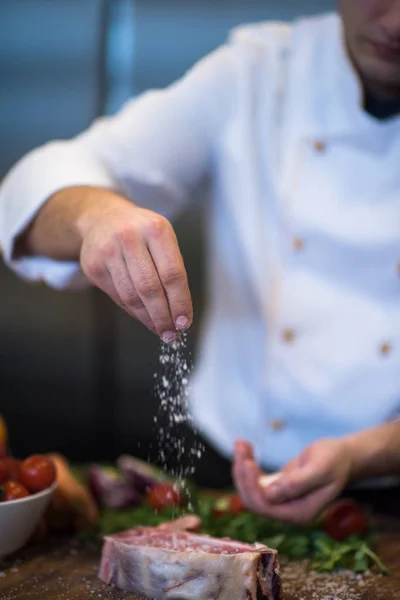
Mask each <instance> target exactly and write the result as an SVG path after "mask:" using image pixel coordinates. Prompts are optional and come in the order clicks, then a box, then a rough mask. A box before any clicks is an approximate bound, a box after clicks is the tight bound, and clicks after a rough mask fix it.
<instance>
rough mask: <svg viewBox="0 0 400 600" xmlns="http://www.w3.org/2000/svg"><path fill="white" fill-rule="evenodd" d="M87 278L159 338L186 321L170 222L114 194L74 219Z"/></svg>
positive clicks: (186, 299) (188, 305) (185, 289)
mask: <svg viewBox="0 0 400 600" xmlns="http://www.w3.org/2000/svg"><path fill="white" fill-rule="evenodd" d="M80 230H81V233H82V246H81V253H80V258H81V265H82V269H83V271H84V273H85V274H86V276H87V277H88V279H89V280H90V281H91V282H92V283H93V284H95V285H96V286H97V287H99V288H100V289H101V290H103V291H104V292H105V293H106V294H108V295H109V296H110V297H111V298H112V299H113V300H114V302H116V304H118V305H119V306H120V307H121V308H123V309H124V310H125V311H126V312H128V313H129V314H130V315H132V316H133V317H135V318H136V319H138V320H139V321H141V322H142V323H143V324H144V325H145V326H146V327H148V328H149V329H150V330H151V331H153V332H155V333H157V334H158V335H159V336H160V337H161V338H162V339H163V340H164V341H165V342H171V341H173V340H174V339H175V338H176V332H177V330H183V329H186V328H187V327H188V326H189V325H190V323H191V321H192V302H191V296H190V291H189V285H188V280H187V274H186V270H185V266H184V263H183V259H182V255H181V253H180V250H179V246H178V242H177V239H176V236H175V233H174V230H173V228H172V226H171V224H170V223H169V222H168V221H167V220H166V219H165V218H164V217H162V216H160V215H158V214H156V213H154V212H151V211H149V210H145V209H143V208H140V207H138V206H135V205H134V204H132V203H131V202H128V201H127V200H125V199H123V198H122V197H119V196H116V195H115V196H111V195H110V196H109V197H108V199H107V202H106V204H105V205H104V204H102V203H101V202H99V203H98V204H97V205H95V206H93V207H92V208H91V209H90V210H88V211H87V212H86V214H84V216H83V218H82V219H81V221H80Z"/></svg>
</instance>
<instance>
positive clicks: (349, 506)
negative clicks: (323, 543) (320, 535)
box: [321, 500, 368, 542]
mask: <svg viewBox="0 0 400 600" xmlns="http://www.w3.org/2000/svg"><path fill="white" fill-rule="evenodd" d="M321 527H322V529H323V531H325V533H326V534H328V535H329V536H330V537H331V538H333V539H334V540H337V541H339V542H341V541H343V540H344V539H346V538H347V537H350V536H352V535H363V534H364V533H365V532H366V530H367V528H368V520H367V517H366V515H365V513H364V512H363V510H362V508H361V507H360V506H359V505H358V504H357V502H355V501H354V500H337V501H336V502H334V503H333V504H332V505H331V506H329V507H328V508H327V509H326V511H325V512H324V513H323V515H322V518H321Z"/></svg>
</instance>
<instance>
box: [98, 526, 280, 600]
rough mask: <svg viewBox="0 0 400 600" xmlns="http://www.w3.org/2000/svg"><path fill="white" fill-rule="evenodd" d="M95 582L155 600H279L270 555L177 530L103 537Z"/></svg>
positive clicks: (139, 530)
mask: <svg viewBox="0 0 400 600" xmlns="http://www.w3.org/2000/svg"><path fill="white" fill-rule="evenodd" d="M99 577H100V579H102V580H103V581H104V582H105V583H107V584H109V585H114V586H116V587H118V588H120V589H123V590H126V591H129V592H134V593H136V594H140V595H144V596H147V597H148V598H154V599H157V600H216V599H218V600H283V594H282V589H281V582H280V575H279V563H278V553H277V551H276V550H271V549H270V548H267V546H263V545H261V544H254V545H250V544H243V543H241V542H235V541H232V540H229V539H217V538H212V537H209V536H206V535H198V534H192V533H189V532H187V531H182V530H179V529H170V530H169V529H165V528H161V527H140V528H137V529H132V530H130V531H125V532H122V533H118V534H115V535H111V536H107V537H106V538H105V540H104V546H103V552H102V559H101V564H100V571H99Z"/></svg>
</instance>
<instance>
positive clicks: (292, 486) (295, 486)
mask: <svg viewBox="0 0 400 600" xmlns="http://www.w3.org/2000/svg"><path fill="white" fill-rule="evenodd" d="M331 480H332V473H331V471H330V470H327V469H323V468H321V466H320V465H315V464H313V463H311V462H310V463H307V464H306V465H305V466H304V467H298V468H295V469H293V470H292V471H287V472H284V473H282V476H281V477H280V478H279V479H278V480H277V481H276V482H274V483H272V484H271V485H268V486H266V487H265V488H264V490H263V495H264V498H265V499H266V501H267V502H269V503H271V504H282V503H284V502H290V501H291V500H296V499H298V498H302V497H304V496H306V495H308V494H311V493H312V492H314V491H315V490H318V489H320V488H322V487H324V486H326V485H328V484H329V483H331Z"/></svg>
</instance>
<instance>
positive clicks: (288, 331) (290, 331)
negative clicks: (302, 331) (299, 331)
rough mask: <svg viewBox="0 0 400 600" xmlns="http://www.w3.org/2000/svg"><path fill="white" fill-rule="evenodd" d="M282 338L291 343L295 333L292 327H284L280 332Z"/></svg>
mask: <svg viewBox="0 0 400 600" xmlns="http://www.w3.org/2000/svg"><path fill="white" fill-rule="evenodd" d="M282 338H283V341H284V342H287V343H288V344H291V343H292V342H294V340H295V339H296V334H295V332H294V331H293V329H285V330H284V331H283V332H282Z"/></svg>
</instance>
